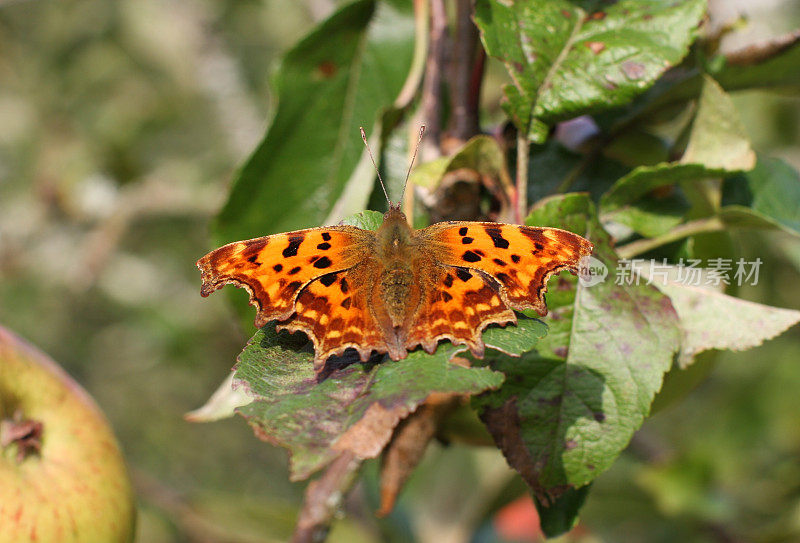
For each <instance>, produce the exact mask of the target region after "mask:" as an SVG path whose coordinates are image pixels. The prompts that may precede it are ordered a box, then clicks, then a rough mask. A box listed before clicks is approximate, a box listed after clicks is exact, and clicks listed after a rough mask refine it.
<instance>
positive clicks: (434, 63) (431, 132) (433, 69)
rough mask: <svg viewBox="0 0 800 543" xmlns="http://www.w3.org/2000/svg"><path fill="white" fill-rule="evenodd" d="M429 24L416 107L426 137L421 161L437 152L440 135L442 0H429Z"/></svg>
mask: <svg viewBox="0 0 800 543" xmlns="http://www.w3.org/2000/svg"><path fill="white" fill-rule="evenodd" d="M430 10H431V28H430V42H429V45H428V60H427V62H426V64H425V80H424V81H423V83H422V98H421V99H420V109H421V111H422V119H423V122H424V123H425V127H426V128H425V132H426V137H425V140H424V143H423V145H422V159H423V161H428V160H431V159H432V158H434V157H436V156H439V154H440V153H439V143H440V140H441V135H442V121H441V119H442V73H443V72H444V65H445V52H446V51H445V40H446V38H447V11H446V10H445V5H444V0H430Z"/></svg>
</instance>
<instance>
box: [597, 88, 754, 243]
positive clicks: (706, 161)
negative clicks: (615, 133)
mask: <svg viewBox="0 0 800 543" xmlns="http://www.w3.org/2000/svg"><path fill="white" fill-rule="evenodd" d="M754 165H755V153H754V152H753V149H752V147H751V146H750V141H749V140H748V139H747V135H746V134H745V131H744V127H743V126H742V123H741V121H740V120H739V115H738V113H737V111H736V108H735V107H734V105H733V102H732V101H731V99H730V97H729V96H728V95H727V94H726V93H725V91H723V90H722V88H721V87H720V86H719V84H717V82H716V81H714V80H713V79H711V78H710V77H705V79H704V84H703V91H702V93H701V95H700V100H699V102H698V107H697V114H696V115H695V117H694V120H693V122H692V128H691V132H690V133H689V142H688V144H687V147H686V151H685V152H684V154H683V156H682V157H681V159H680V161H678V162H663V163H661V164H656V165H655V166H640V167H639V168H636V169H635V170H633V171H632V172H631V173H629V174H628V175H626V176H624V177H622V178H621V179H619V180H618V181H617V182H616V183H614V185H613V186H612V187H611V189H609V191H608V192H606V193H605V194H604V195H603V196H602V198H601V199H600V209H601V216H602V218H603V221H604V222H607V221H615V222H620V223H623V224H626V225H627V226H630V227H631V228H633V229H634V230H635V231H636V232H638V233H640V234H643V235H652V236H655V235H659V234H662V233H664V232H665V230H664V227H665V226H668V225H669V224H670V223H672V222H674V220H671V219H673V218H674V210H673V213H669V216H668V217H662V218H659V217H657V216H653V214H652V213H649V214H648V213H647V210H646V209H643V207H644V208H646V207H647V206H646V205H643V204H639V205H634V203H635V202H636V201H637V200H639V199H640V198H642V197H643V196H645V195H646V194H648V193H650V192H652V191H653V190H655V189H657V188H660V187H664V186H669V185H675V184H680V183H687V182H698V181H701V180H703V179H708V178H713V177H719V176H724V175H727V174H730V173H734V172H740V171H745V170H750V169H752V168H753V166H754ZM637 208H638V209H637ZM648 215H649V216H648ZM676 224H677V223H674V224H673V226H675V225H676Z"/></svg>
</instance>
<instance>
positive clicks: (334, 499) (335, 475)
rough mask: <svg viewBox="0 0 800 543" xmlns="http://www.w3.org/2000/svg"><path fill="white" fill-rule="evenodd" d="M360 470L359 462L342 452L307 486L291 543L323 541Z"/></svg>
mask: <svg viewBox="0 0 800 543" xmlns="http://www.w3.org/2000/svg"><path fill="white" fill-rule="evenodd" d="M360 466H361V460H359V459H358V458H356V456H355V455H354V454H353V453H351V452H343V453H342V454H340V455H339V457H338V458H337V459H336V460H334V461H333V462H331V464H330V465H329V466H328V468H327V469H326V470H325V473H323V474H322V477H320V478H319V479H317V480H316V481H312V482H311V483H310V484H309V485H308V488H306V496H305V500H304V501H303V509H302V510H301V511H300V516H299V517H298V519H297V526H296V527H295V531H294V535H293V536H292V543H319V542H321V541H324V540H325V538H326V537H327V535H328V531H329V530H330V527H331V523H332V522H333V517H334V515H335V514H336V512H337V511H338V509H339V507H340V506H341V504H342V502H343V500H344V496H345V495H346V494H347V491H348V490H350V487H351V486H353V483H354V482H355V480H356V475H357V474H358V468H359V467H360Z"/></svg>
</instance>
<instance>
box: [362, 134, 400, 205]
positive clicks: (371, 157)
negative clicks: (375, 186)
mask: <svg viewBox="0 0 800 543" xmlns="http://www.w3.org/2000/svg"><path fill="white" fill-rule="evenodd" d="M358 129H359V130H361V139H362V140H364V145H366V147H367V152H368V153H369V159H370V160H371V161H372V166H373V167H374V168H375V173H376V174H378V181H380V182H381V188H382V189H383V194H384V196H386V201H387V202H389V207H392V201H391V200H390V199H389V193H388V192H386V185H384V184H383V178H381V172H380V171H379V170H378V165H377V164H375V157H374V156H372V149H370V148H369V143H367V134H366V133H365V132H364V127H363V126H359V127H358Z"/></svg>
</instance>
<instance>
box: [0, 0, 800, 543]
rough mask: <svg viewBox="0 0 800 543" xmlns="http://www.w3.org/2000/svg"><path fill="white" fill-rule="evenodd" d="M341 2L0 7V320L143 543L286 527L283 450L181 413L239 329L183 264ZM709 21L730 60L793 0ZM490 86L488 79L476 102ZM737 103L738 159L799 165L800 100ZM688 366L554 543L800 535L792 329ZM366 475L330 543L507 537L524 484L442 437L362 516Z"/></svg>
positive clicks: (782, 299)
mask: <svg viewBox="0 0 800 543" xmlns="http://www.w3.org/2000/svg"><path fill="white" fill-rule="evenodd" d="M336 5H337V2H333V1H330V0H303V1H297V0H262V1H250V0H245V1H238V2H220V1H211V0H207V1H189V0H172V1H168V0H136V1H130V2H125V1H119V0H117V1H109V0H82V1H75V2H56V1H33V0H31V1H5V2H0V323H2V324H3V325H5V326H7V327H9V328H11V329H13V330H15V331H16V332H17V333H19V334H20V335H22V336H23V337H25V338H26V339H28V340H29V341H31V342H32V343H34V344H36V345H37V346H39V347H40V348H42V349H43V350H44V351H46V352H47V353H48V354H50V355H52V356H53V357H54V358H55V359H56V360H57V361H59V363H61V364H62V365H64V366H65V368H66V369H67V370H68V371H69V372H70V373H71V374H72V375H73V376H75V377H76V378H77V380H78V381H79V382H81V383H82V384H83V385H84V386H85V387H86V388H87V389H88V390H89V392H90V393H91V394H92V395H93V396H94V397H95V398H96V399H97V401H98V403H99V404H100V405H101V407H102V408H103V410H104V411H105V412H106V414H107V416H108V417H109V418H110V420H111V422H112V425H113V426H114V428H115V431H116V433H117V435H118V437H119V439H120V441H121V444H122V447H123V450H124V452H125V454H126V456H127V459H128V461H129V464H130V467H131V471H132V475H133V478H134V481H135V484H136V487H137V491H138V494H139V504H140V519H139V536H138V540H139V541H141V542H143V543H160V542H184V541H191V542H194V541H198V542H199V541H231V542H251V541H252V542H257V541H284V540H286V539H287V538H288V537H289V535H290V534H291V531H292V527H293V522H294V518H295V515H296V510H297V507H298V505H299V503H300V500H301V499H302V492H303V487H304V485H303V484H296V483H291V482H289V481H288V476H287V471H286V454H285V452H284V451H283V450H280V449H277V448H274V447H272V446H270V445H267V444H264V443H261V442H259V441H258V440H257V439H256V438H254V437H253V435H252V432H251V431H250V430H249V429H248V427H247V426H246V424H245V423H244V422H243V421H241V420H239V419H230V420H226V421H222V422H218V423H213V424H190V423H187V422H185V421H184V420H183V418H182V416H183V414H184V413H185V412H187V411H189V410H191V409H194V408H196V407H198V406H199V405H201V404H202V403H203V402H204V401H205V400H206V398H207V397H208V396H209V395H210V394H211V393H212V392H213V390H214V389H215V388H216V386H217V385H218V384H219V383H220V382H221V381H222V379H223V378H225V377H226V376H227V374H228V372H229V369H230V367H231V366H232V365H233V362H234V360H235V357H236V355H237V354H238V352H239V351H240V350H241V348H242V346H243V344H244V341H245V340H246V338H247V337H248V335H249V334H250V332H251V331H250V330H246V331H245V330H241V329H240V328H239V327H238V324H237V322H238V321H237V319H236V318H235V317H234V316H233V313H232V312H231V311H230V308H229V307H228V306H227V300H226V297H225V296H213V297H211V298H208V299H203V298H201V297H200V295H199V285H200V280H199V273H198V272H197V270H196V268H195V266H194V262H195V260H196V259H197V258H198V257H199V256H202V255H203V254H204V253H205V252H206V251H207V250H209V249H210V248H211V247H210V246H209V242H208V235H207V232H208V229H207V225H208V222H209V220H210V218H211V217H212V216H213V214H214V213H215V212H216V210H218V209H219V207H220V206H221V205H222V203H223V201H224V199H225V195H226V191H227V187H228V183H229V182H230V180H231V178H232V176H233V172H234V171H235V169H236V168H237V167H238V165H240V164H241V163H242V161H243V160H244V158H246V156H247V155H248V154H249V152H250V151H252V149H253V148H254V147H255V145H256V144H257V143H258V141H259V139H260V138H261V136H262V135H263V132H264V130H265V128H266V126H267V122H268V119H269V117H270V114H271V112H272V107H271V106H272V104H271V96H270V88H269V79H270V73H271V70H272V69H273V68H274V66H275V64H276V62H277V61H278V59H279V58H280V55H281V53H282V52H283V51H285V50H286V49H287V48H288V47H290V46H291V45H292V44H294V43H295V42H296V41H297V40H298V39H299V38H300V37H301V36H302V35H303V34H304V33H305V32H307V31H308V30H310V29H311V28H312V27H313V26H314V25H315V23H317V22H319V21H320V20H321V19H322V18H323V17H325V16H327V15H328V14H329V13H330V12H331V11H332V10H333V9H334V8H335V7H336ZM711 7H712V15H713V16H712V19H711V24H717V25H721V24H724V23H726V22H729V21H730V20H731V19H732V18H735V17H736V15H737V14H738V13H741V12H742V11H746V12H747V14H748V15H749V17H750V21H749V23H748V25H747V26H746V27H745V28H744V29H742V30H740V31H739V32H737V33H736V34H735V35H733V36H730V37H729V38H726V40H725V41H724V42H723V46H724V48H727V49H736V48H739V47H741V46H743V45H746V44H747V43H750V42H752V41H754V40H757V39H763V38H768V37H771V36H776V35H779V34H782V33H784V32H786V31H789V30H791V29H792V28H797V27H798V26H800V7H798V5H797V3H796V2H793V1H791V0H786V1H780V0H769V1H763V2H739V1H737V2H725V1H722V0H720V1H718V2H711ZM491 73H492V70H490V74H491ZM498 95H499V92H498V89H497V88H495V87H493V86H492V82H491V80H490V81H489V84H488V85H487V88H486V92H485V97H484V98H485V102H486V103H487V104H488V105H489V107H494V108H496V107H497V96H498ZM735 100H736V103H737V106H738V107H739V110H740V112H741V114H742V116H743V119H744V122H745V124H746V126H747V128H748V132H749V134H750V136H751V137H752V138H753V143H754V146H755V148H756V149H757V150H759V151H761V152H765V153H767V154H772V155H774V156H780V157H782V158H784V159H786V160H787V161H788V162H789V163H791V164H793V165H794V166H795V167H796V168H798V169H800V98H799V97H798V96H796V95H794V96H789V95H784V96H781V95H775V94H766V93H740V94H737V95H735ZM353 137H358V136H357V134H354V135H353ZM799 205H800V204H799ZM309 226H311V225H309ZM259 234H262V233H259V232H253V235H259ZM735 243H736V244H737V246H738V247H739V248H740V251H741V254H742V256H744V257H746V258H750V259H754V258H755V257H757V256H758V257H761V258H762V260H764V261H765V263H766V264H765V265H764V266H762V269H761V274H762V276H761V281H760V282H759V284H758V286H756V287H747V288H745V289H742V290H741V291H740V292H739V293H738V294H739V295H740V296H741V297H744V298H746V299H749V300H754V301H759V302H762V303H767V304H771V305H778V306H783V307H794V308H797V307H800V287H799V286H798V285H800V243H798V241H797V240H796V239H790V238H789V237H788V236H787V235H785V234H777V233H773V234H769V235H767V234H753V233H749V234H746V235H745V234H736V237H735ZM705 362H707V364H706V365H711V364H715V366H714V368H713V371H712V372H711V375H710V377H709V378H708V379H707V380H705V381H704V382H703V383H702V384H701V385H700V386H699V387H698V388H697V389H696V390H695V391H694V392H693V393H692V394H691V395H690V396H689V397H688V398H687V399H686V400H684V401H682V402H679V403H678V404H675V405H672V406H670V407H668V408H667V409H665V410H664V411H661V412H659V413H658V414H656V415H655V416H653V417H652V418H651V419H649V420H648V421H647V422H646V423H645V425H644V427H643V428H642V430H641V431H640V432H639V433H638V434H637V436H636V437H635V438H634V441H633V443H632V445H631V447H630V448H629V450H628V451H627V452H626V453H625V454H624V455H623V457H622V458H621V459H620V461H618V462H617V464H615V466H614V467H613V468H612V469H611V470H610V471H609V472H608V473H606V474H604V475H603V476H601V477H600V478H599V479H598V480H597V482H596V483H595V485H594V489H593V491H592V493H591V494H590V497H589V499H588V501H587V505H586V507H585V509H584V514H583V515H582V520H581V527H580V529H579V530H577V531H576V532H573V533H572V534H570V535H568V536H566V538H567V539H571V540H586V541H710V542H714V541H765V542H766V541H769V542H773V541H774V542H779V541H800V399H799V398H800V392H798V391H800V330H799V329H797V328H795V329H792V330H790V331H789V332H788V333H786V334H784V335H783V336H781V337H779V338H777V339H776V340H774V341H771V342H769V343H767V344H766V345H764V346H763V347H761V348H759V349H755V350H753V351H749V352H746V353H722V354H719V355H711V356H707V357H706V360H705ZM698 367H701V366H698ZM374 468H375V466H374V465H370V466H368V469H367V476H366V478H365V482H364V483H363V484H361V485H359V486H358V487H357V489H356V491H355V492H354V495H353V496H352V497H351V499H350V501H349V503H348V509H349V510H350V511H351V513H352V514H351V515H349V516H348V519H347V520H345V521H342V522H339V523H338V524H337V525H336V526H335V529H334V532H333V536H332V539H333V540H334V541H381V540H394V541H409V540H411V538H412V537H414V538H416V540H418V541H425V542H427V541H436V542H440V541H441V542H448V541H452V542H459V541H470V540H474V541H480V542H497V541H505V540H506V539H503V536H502V534H501V533H499V532H498V530H497V529H496V527H495V525H494V524H493V523H492V521H491V519H492V518H493V513H494V511H495V510H496V509H497V508H498V507H500V506H501V505H503V504H504V503H506V502H508V501H509V500H512V499H513V498H515V497H516V496H518V495H521V494H522V493H524V488H523V486H522V484H521V483H520V482H519V481H518V480H517V479H515V478H514V477H513V475H512V473H511V471H510V470H509V469H508V468H507V467H506V465H505V461H504V460H503V458H502V457H501V456H500V454H499V453H498V452H497V451H496V450H493V449H490V448H486V449H468V448H466V447H463V446H458V445H453V446H449V447H443V446H438V445H437V446H435V447H433V448H432V449H431V450H430V451H429V454H428V456H427V458H426V460H425V462H424V463H423V465H422V466H421V468H420V470H419V472H418V473H417V475H416V477H415V478H414V479H412V481H411V483H410V486H409V488H408V491H407V492H406V493H405V494H404V496H403V498H402V500H401V502H400V505H399V507H398V510H397V511H396V513H395V514H394V515H392V516H391V517H390V518H389V519H386V520H382V521H377V520H375V519H373V518H372V517H371V510H374V509H375V508H376V498H375V493H376V490H375V484H374V478H375V477H374V471H375V469H374ZM501 531H502V530H501Z"/></svg>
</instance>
